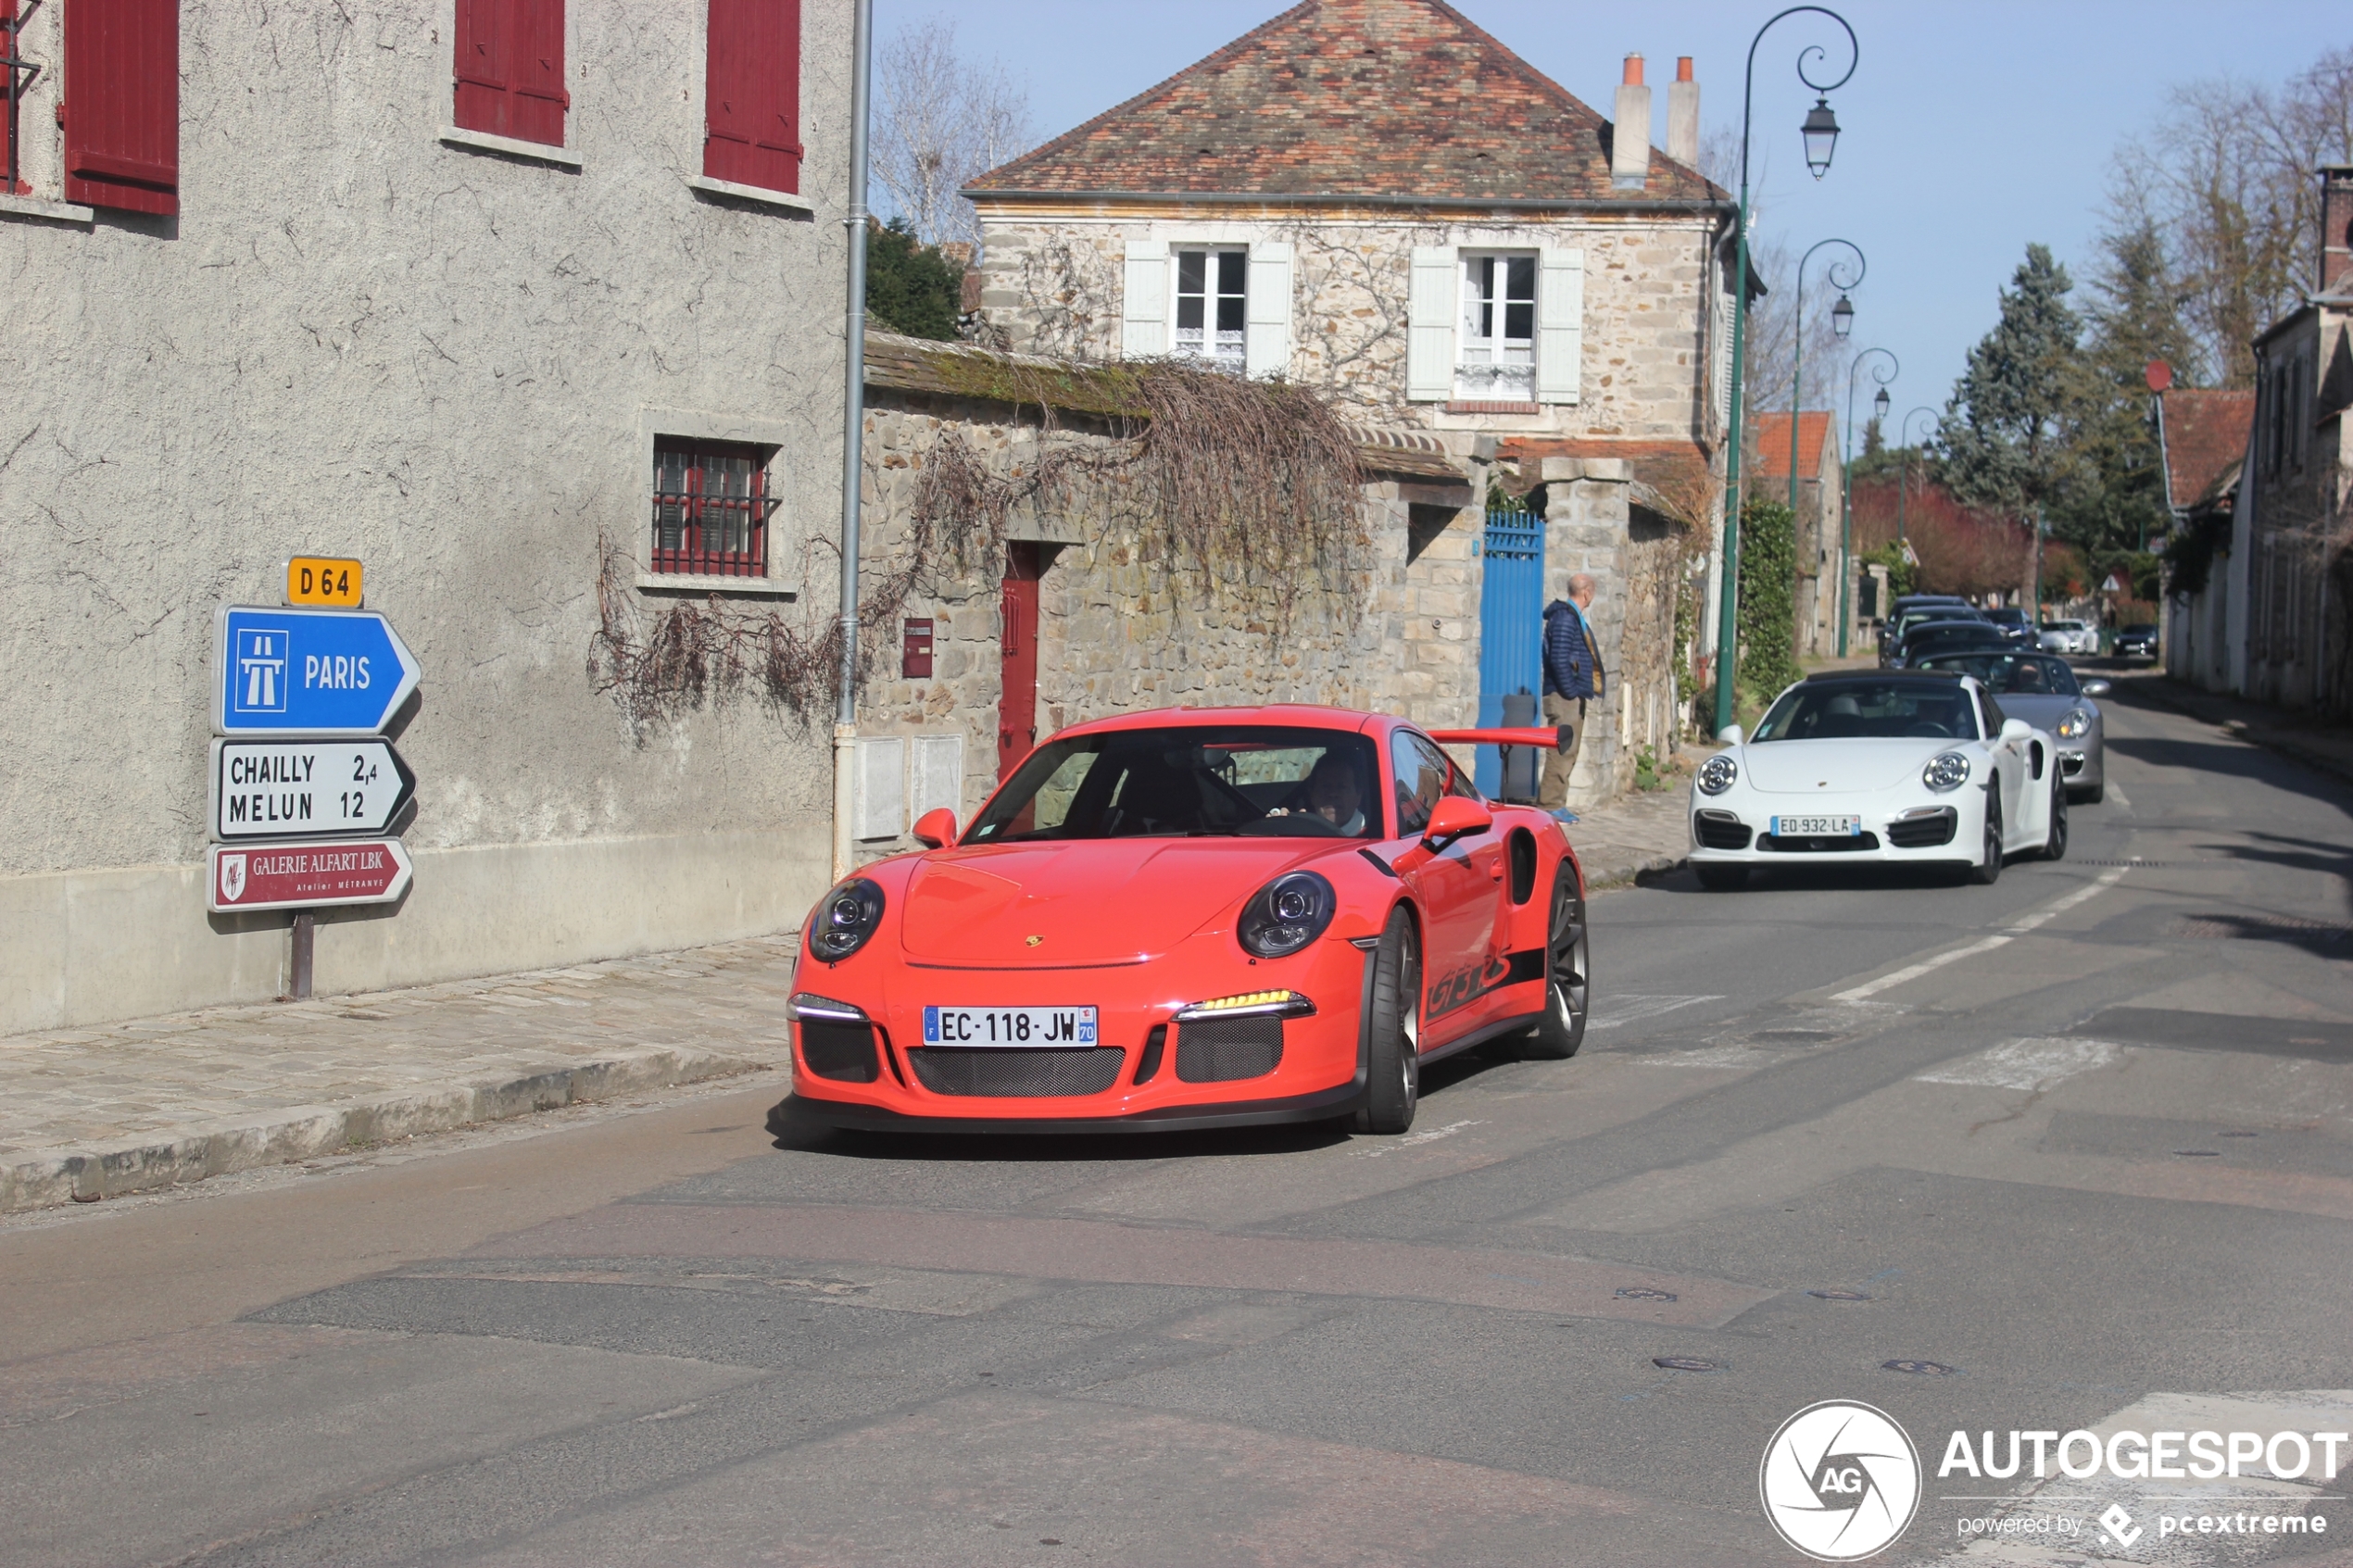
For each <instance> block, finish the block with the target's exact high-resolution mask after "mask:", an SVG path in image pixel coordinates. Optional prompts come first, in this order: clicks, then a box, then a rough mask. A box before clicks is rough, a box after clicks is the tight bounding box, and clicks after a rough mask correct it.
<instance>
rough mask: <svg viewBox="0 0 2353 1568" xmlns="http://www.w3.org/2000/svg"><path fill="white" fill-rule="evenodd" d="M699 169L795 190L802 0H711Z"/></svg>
mask: <svg viewBox="0 0 2353 1568" xmlns="http://www.w3.org/2000/svg"><path fill="white" fill-rule="evenodd" d="M703 114H704V119H705V121H706V124H707V126H708V131H709V133H708V136H707V139H706V140H705V141H704V143H703V154H702V171H703V172H704V173H705V174H707V175H709V176H711V178H712V179H713V180H731V181H733V182H736V184H739V185H758V186H760V187H761V188H762V189H763V190H770V191H786V192H798V191H799V189H800V0H711V49H710V63H709V67H708V69H707V72H706V75H705V78H704V89H703Z"/></svg>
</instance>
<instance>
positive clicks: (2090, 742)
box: [1914, 653, 2109, 804]
mask: <svg viewBox="0 0 2353 1568" xmlns="http://www.w3.org/2000/svg"><path fill="white" fill-rule="evenodd" d="M1914 668H1916V669H1920V670H1950V671H1953V672H1954V673H1956V674H1960V675H1973V676H1975V677H1976V678H1977V680H1978V682H1979V684H1982V686H1984V688H1985V689H1986V691H1987V692H1989V693H1991V694H1992V696H1993V698H1994V702H1995V703H1996V704H1997V705H1998V706H1999V707H2000V708H2001V709H2002V711H2003V712H2004V713H2006V714H2007V715H2008V716H2009V717H2011V718H2013V719H2023V720H2025V721H2027V722H2028V723H2030V724H2032V725H2033V726H2034V727H2035V728H2036V729H2038V730H2043V731H2046V732H2048V733H2049V734H2050V735H2051V736H2052V738H2053V739H2055V740H2057V742H2058V759H2059V776H2060V777H2061V778H2064V779H2065V780H2066V781H2067V797H2068V798H2069V799H2070V800H2072V801H2080V802H2084V803H2087V804H2088V803H2095V802H2097V801H2098V800H2099V798H2100V797H2102V796H2103V795H2105V794H2107V793H2108V740H2107V725H2106V721H2104V720H2103V719H2102V718H2101V715H2100V705H2099V704H2098V703H2096V702H2095V701H2093V700H2092V699H2093V698H2094V697H2102V696H2108V690H2109V687H2108V683H2107V682H2106V681H2078V680H2077V679H2076V676H2075V670H2074V667H2073V666H2071V665H2070V664H2069V663H2068V662H2067V660H2065V659H2059V658H2056V657H2054V656H2053V655H2050V654H2045V653H1940V654H1930V655H1928V656H1927V657H1926V658H1923V659H1920V660H1919V663H1918V664H1917V665H1916V666H1915V667H1914Z"/></svg>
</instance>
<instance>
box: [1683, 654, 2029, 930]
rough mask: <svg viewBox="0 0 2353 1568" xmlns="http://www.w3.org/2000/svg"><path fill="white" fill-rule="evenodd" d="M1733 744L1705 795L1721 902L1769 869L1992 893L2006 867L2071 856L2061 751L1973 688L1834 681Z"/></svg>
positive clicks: (1794, 690) (1702, 802)
mask: <svg viewBox="0 0 2353 1568" xmlns="http://www.w3.org/2000/svg"><path fill="white" fill-rule="evenodd" d="M1722 739H1723V740H1724V742H1725V748H1724V749H1723V750H1721V751H1719V752H1718V753H1717V754H1716V755H1715V756H1713V757H1710V758H1709V759H1707V760H1706V761H1705V762H1703V763H1701V764H1700V769H1699V775H1698V777H1697V778H1696V779H1695V780H1694V781H1693V782H1692V866H1693V867H1694V868H1696V869H1697V870H1698V872H1699V879H1700V882H1701V884H1702V885H1704V886H1706V887H1709V888H1712V889H1715V890H1717V891H1719V892H1721V891H1725V890H1729V889H1731V888H1735V887H1738V886H1740V885H1741V884H1743V883H1744V882H1746V881H1747V880H1748V873H1749V872H1750V871H1751V869H1753V868H1755V867H1757V866H1776V865H1831V864H1849V865H1851V864H1854V863H1856V862H1858V861H1859V862H1864V863H1878V864H1886V865H1944V866H1949V867H1951V868H1952V869H1953V870H1954V871H1956V872H1961V873H1963V874H1964V875H1965V876H1966V877H1967V879H1968V880H1969V881H1971V882H1979V883H1987V882H1992V881H1993V880H1994V878H1995V877H1997V876H1999V875H2001V874H2002V861H2003V859H2004V857H2006V856H2015V855H2023V854H2029V853H2032V854H2040V855H2042V856H2043V857H2044V858H2045V859H2053V860H2056V859H2059V858H2060V857H2061V856H2063V855H2065V854H2066V853H2067V781H2066V780H2065V778H2063V777H2062V776H2061V773H2060V770H2059V768H2058V766H2057V758H2058V744H2057V742H2056V741H2054V740H2053V739H2052V738H2051V737H2050V736H2049V735H2047V734H2044V733H2043V732H2042V731H2040V730H2037V729H2035V728H2034V727H2033V726H2032V725H2031V724H2029V723H2028V722H2026V721H2024V720H2023V719H2014V718H2011V717H2009V716H2008V715H2007V714H2005V713H2004V712H2003V711H2002V710H2001V709H2000V708H1999V707H1998V706H1996V705H1995V703H1994V697H1993V696H1992V695H1991V694H1990V693H1988V692H1987V691H1986V689H1985V688H1984V687H1983V686H1982V685H1981V684H1979V683H1978V682H1977V681H1976V680H1975V679H1974V678H1972V677H1969V676H1967V675H1960V674H1955V673H1951V672H1948V671H1928V670H1923V671H1910V670H1839V671H1827V672H1825V673H1822V674H1819V675H1813V676H1809V677H1807V678H1806V680H1803V681H1800V682H1799V683H1798V684H1795V685H1793V686H1792V687H1790V688H1789V689H1788V690H1787V691H1785V692H1783V693H1781V695H1780V696H1778V697H1776V698H1775V699H1774V700H1773V706H1772V707H1771V708H1769V709H1767V710H1766V713H1765V717H1764V718H1763V719H1761V720H1759V721H1757V725H1756V733H1755V734H1753V735H1748V736H1745V737H1743V735H1742V734H1741V733H1740V729H1739V727H1738V726H1737V725H1735V726H1733V727H1731V728H1730V729H1728V730H1726V731H1725V732H1724V734H1723V736H1722Z"/></svg>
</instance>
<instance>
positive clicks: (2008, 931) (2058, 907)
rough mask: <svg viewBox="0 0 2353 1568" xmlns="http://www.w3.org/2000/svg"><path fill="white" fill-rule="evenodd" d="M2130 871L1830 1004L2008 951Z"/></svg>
mask: <svg viewBox="0 0 2353 1568" xmlns="http://www.w3.org/2000/svg"><path fill="white" fill-rule="evenodd" d="M2131 869H2132V868H2131V867H2129V866H2118V867H2117V868H2115V869H2114V870H2113V871H2106V872H2101V873H2100V874H2099V876H2098V877H2097V878H2096V879H2095V881H2093V882H2092V883H2091V884H2088V885H2086V886H2083V887H2079V888H2077V889H2076V890H2075V891H2074V892H2072V893H2070V894H2069V895H2067V897H2063V898H2055V899H2053V900H2052V901H2051V902H2049V903H2047V904H2045V905H2044V906H2043V907H2042V908H2041V909H2037V910H2035V911H2034V912H2033V913H2032V914H2030V915H2025V916H2021V917H2020V919H2019V920H2018V921H2017V922H2014V923H2012V924H2010V925H2007V926H2005V927H2004V928H2003V929H2002V930H2001V931H2000V932H1999V933H1997V934H1996V935H1992V936H1986V937H1982V938H1980V939H1979V940H1977V941H1975V942H1971V943H1969V945H1968V946H1967V947H1950V948H1947V949H1946V950H1945V951H1944V952H1941V953H1938V954H1935V955H1934V956H1932V957H1930V958H1925V959H1922V960H1920V961H1919V962H1918V963H1916V964H1906V966H1905V967H1904V968H1902V969H1899V970H1897V971H1895V972H1894V973H1893V974H1882V975H1881V976H1880V977H1879V978H1878V979H1877V980H1867V981H1865V982H1864V983H1863V984H1862V985H1856V986H1853V987H1850V988H1849V989H1847V990H1844V991H1840V992H1836V993H1834V994H1833V995H1832V996H1831V1000H1832V1001H1834V1002H1859V1001H1861V1000H1863V999H1864V998H1865V997H1876V996H1878V995H1879V994H1880V993H1881V991H1888V990H1893V989H1894V987H1896V986H1898V985H1904V984H1906V982H1908V981H1913V980H1918V979H1919V977H1920V976H1921V975H1923V974H1931V973H1933V972H1936V971H1937V970H1940V969H1943V968H1944V966H1945V965H1946V964H1948V963H1953V962H1956V961H1957V960H1961V959H1966V958H1973V957H1975V956H1976V955H1977V954H1979V953H1990V952H1992V951H1993V950H1994V948H1996V947H2007V946H2008V945H2009V944H2010V943H2012V942H2013V941H2016V940H2017V939H2018V938H2019V937H2020V936H2023V935H2026V934H2027V933H2028V932H2030V931H2032V930H2033V929H2035V928H2036V927H2037V926H2039V925H2042V924H2043V923H2044V922H2046V921H2049V920H2051V919H2053V918H2054V917H2056V916H2058V915H2063V914H2065V913H2066V912H2067V911H2068V910H2070V909H2073V908H2075V906H2076V905H2078V904H2081V903H2082V902H2084V901H2085V900H2086V899H2089V898H2095V897H2098V896H2099V895H2100V894H2102V893H2105V892H2107V891H2108V889H2109V888H2111V887H2113V886H2115V885H2116V884H2118V883H2119V882H2120V881H2122V880H2123V877H2124V873H2125V872H2127V871H2129V870H2131Z"/></svg>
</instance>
